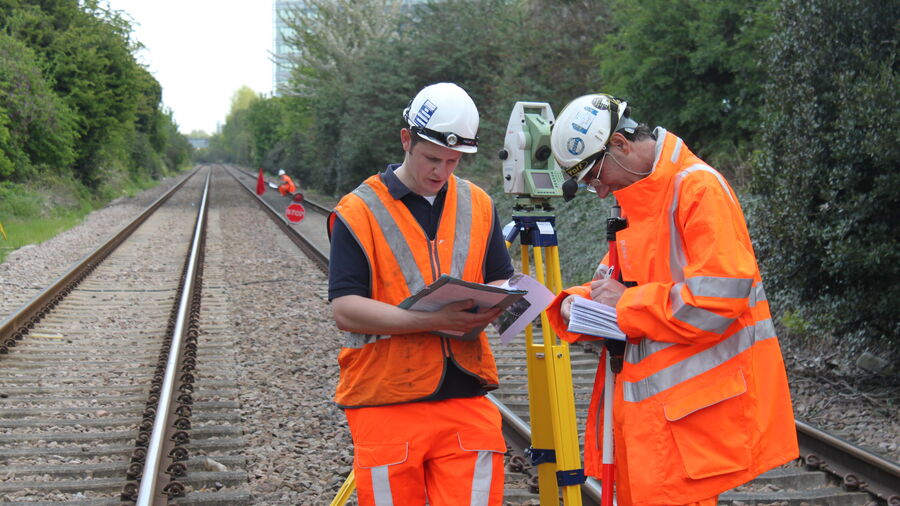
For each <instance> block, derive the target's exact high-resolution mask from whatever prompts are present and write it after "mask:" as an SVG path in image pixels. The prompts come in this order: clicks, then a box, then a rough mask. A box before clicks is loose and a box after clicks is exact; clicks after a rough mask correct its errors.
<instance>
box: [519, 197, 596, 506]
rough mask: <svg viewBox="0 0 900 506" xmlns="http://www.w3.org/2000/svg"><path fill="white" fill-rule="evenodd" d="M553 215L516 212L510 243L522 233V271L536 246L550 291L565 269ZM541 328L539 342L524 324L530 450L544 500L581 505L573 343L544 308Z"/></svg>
mask: <svg viewBox="0 0 900 506" xmlns="http://www.w3.org/2000/svg"><path fill="white" fill-rule="evenodd" d="M554 221H555V217H554V216H553V215H551V214H549V213H543V212H538V213H536V214H531V215H521V216H517V215H513V224H514V228H513V230H512V231H510V233H509V234H508V235H507V238H506V244H507V247H509V246H510V245H511V244H512V242H513V241H514V240H515V237H516V235H518V236H519V238H520V244H521V248H522V273H523V274H528V275H530V271H531V266H530V263H531V254H530V253H531V252H533V253H534V268H535V269H534V270H535V276H534V277H535V278H536V279H537V280H538V281H539V282H540V283H542V284H544V285H545V286H546V287H547V288H548V289H549V290H550V291H551V292H553V293H559V292H560V291H561V290H562V274H561V271H560V265H559V248H558V246H557V240H556V228H555V223H554ZM544 251H546V264H545V259H544ZM545 267H546V276H545V272H544V271H545ZM545 280H546V281H545ZM541 330H542V333H543V342H540V343H535V342H534V338H533V329H532V326H531V325H529V326H528V327H526V329H525V347H526V353H527V364H528V399H529V403H528V404H529V406H528V408H529V410H530V411H529V412H530V414H531V448H529V450H528V452H529V454H530V457H531V462H532V464H533V465H535V466H536V467H537V469H538V485H539V487H540V499H541V504H542V505H551V504H552V505H557V504H559V498H560V495H561V496H562V499H563V504H565V505H567V506H570V505H580V504H581V486H580V485H581V484H582V483H584V480H585V476H584V469H583V468H582V467H581V457H580V450H579V447H578V426H577V423H576V418H575V396H574V390H573V387H572V366H571V363H570V359H569V344H568V343H566V342H565V341H558V340H557V338H556V333H555V332H553V328H551V327H550V322H549V320H548V319H547V313H546V312H541Z"/></svg>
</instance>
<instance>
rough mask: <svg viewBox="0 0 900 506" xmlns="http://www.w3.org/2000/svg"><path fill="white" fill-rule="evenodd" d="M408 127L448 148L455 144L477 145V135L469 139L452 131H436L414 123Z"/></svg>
mask: <svg viewBox="0 0 900 506" xmlns="http://www.w3.org/2000/svg"><path fill="white" fill-rule="evenodd" d="M409 129H410V130H412V132H413V133H415V134H418V135H419V136H423V135H424V136H427V137H429V138H431V139H434V140H436V141H438V142H440V143H441V144H443V145H445V146H447V147H450V148H454V147H456V146H472V147H478V137H475V138H474V139H469V138H466V137H463V136H461V135H456V134H455V133H453V132H438V131H436V130H432V129H430V128H425V127H420V126H415V125H413V126H410V127H409Z"/></svg>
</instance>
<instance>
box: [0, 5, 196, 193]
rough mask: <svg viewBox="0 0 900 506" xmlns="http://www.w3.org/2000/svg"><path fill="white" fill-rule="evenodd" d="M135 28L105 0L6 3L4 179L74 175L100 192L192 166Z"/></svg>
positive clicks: (1, 123)
mask: <svg viewBox="0 0 900 506" xmlns="http://www.w3.org/2000/svg"><path fill="white" fill-rule="evenodd" d="M130 32H131V25H130V24H129V22H128V21H126V20H125V19H124V18H123V16H122V15H121V14H120V13H119V12H116V11H110V10H108V9H106V8H103V7H101V6H100V2H99V1H98V0H86V1H78V0H55V1H44V2H28V1H24V0H4V1H3V2H0V109H2V110H4V112H5V114H4V118H3V119H2V120H0V180H2V179H13V180H17V181H26V180H29V179H32V178H33V177H34V176H35V175H36V174H38V173H39V172H45V171H49V172H52V173H55V174H59V175H65V174H69V173H72V174H74V175H75V177H77V178H78V179H79V180H81V181H82V182H84V183H85V184H87V185H88V186H89V187H91V188H93V189H95V190H97V192H98V194H101V193H103V192H104V191H105V190H103V188H102V187H103V186H104V185H106V184H108V182H109V181H112V180H117V179H120V178H119V175H118V174H119V173H120V172H127V173H129V174H130V175H131V176H133V177H138V178H143V177H144V175H145V174H149V175H152V177H159V176H160V175H162V174H164V173H165V172H167V171H171V170H176V169H178V168H179V167H177V166H175V165H172V162H177V163H179V164H183V163H184V162H185V161H186V160H187V156H188V154H189V153H190V148H186V147H185V144H184V142H183V140H182V139H180V137H181V136H180V134H177V129H176V128H174V122H173V121H172V118H171V116H170V115H169V116H167V115H166V114H165V113H164V112H163V111H162V110H161V103H160V100H161V97H162V90H161V88H160V86H159V83H158V82H157V81H156V80H155V79H154V78H153V76H152V75H150V73H149V72H148V71H147V70H146V69H144V68H143V67H141V66H140V65H139V64H138V63H137V62H136V61H135V58H134V54H133V53H134V51H136V50H137V49H138V48H139V47H140V45H139V44H137V43H134V42H133V41H131V39H130ZM173 131H175V132H176V135H175V136H172V135H170V134H171V133H172V132H173ZM164 153H165V155H164ZM11 165H12V166H14V167H15V172H13V171H11V170H10V166H11Z"/></svg>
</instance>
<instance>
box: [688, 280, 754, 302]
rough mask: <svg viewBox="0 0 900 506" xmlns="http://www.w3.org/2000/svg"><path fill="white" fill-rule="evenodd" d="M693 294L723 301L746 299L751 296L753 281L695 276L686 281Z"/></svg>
mask: <svg viewBox="0 0 900 506" xmlns="http://www.w3.org/2000/svg"><path fill="white" fill-rule="evenodd" d="M685 283H687V286H688V288H689V289H690V290H691V293H693V294H694V295H699V296H701V297H721V298H723V299H744V298H747V297H748V296H749V294H750V287H751V286H753V280H752V279H750V278H745V279H741V278H724V277H716V276H694V277H692V278H688V279H686V280H685Z"/></svg>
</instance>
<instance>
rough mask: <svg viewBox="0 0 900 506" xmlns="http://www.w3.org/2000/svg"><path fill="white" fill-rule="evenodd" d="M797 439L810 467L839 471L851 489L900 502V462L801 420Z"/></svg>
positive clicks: (846, 486)
mask: <svg viewBox="0 0 900 506" xmlns="http://www.w3.org/2000/svg"><path fill="white" fill-rule="evenodd" d="M797 439H798V441H799V443H800V456H801V457H802V458H803V460H804V462H805V464H806V466H807V467H808V468H813V469H822V470H825V471H828V472H830V473H833V474H835V475H837V476H838V477H839V478H841V480H842V481H843V485H844V488H846V489H847V490H857V489H858V490H865V491H866V492H869V493H872V494H875V495H876V496H878V497H879V498H880V499H882V500H884V501H885V502H887V503H888V504H889V505H891V506H896V505H900V464H897V463H896V462H892V461H890V460H887V459H885V458H883V457H881V456H879V455H876V454H874V453H872V452H869V451H866V450H864V449H862V448H860V447H859V446H856V445H854V444H853V443H850V442H849V441H845V440H843V439H841V438H839V437H836V436H834V435H832V434H829V433H827V432H824V431H822V430H820V429H817V428H815V427H813V426H811V425H809V424H807V423H805V422H801V421H799V420H797Z"/></svg>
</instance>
